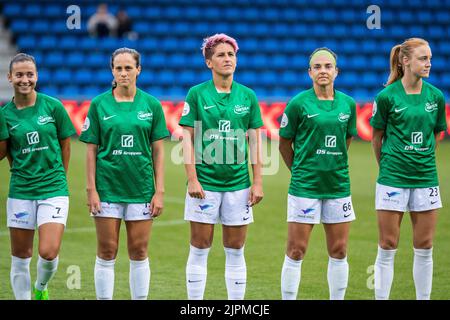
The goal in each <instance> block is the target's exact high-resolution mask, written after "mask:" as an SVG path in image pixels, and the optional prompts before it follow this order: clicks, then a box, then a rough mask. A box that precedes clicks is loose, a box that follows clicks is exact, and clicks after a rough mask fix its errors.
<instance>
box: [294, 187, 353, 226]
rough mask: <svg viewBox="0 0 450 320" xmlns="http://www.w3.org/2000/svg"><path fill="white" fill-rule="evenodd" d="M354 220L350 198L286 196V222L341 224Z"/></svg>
mask: <svg viewBox="0 0 450 320" xmlns="http://www.w3.org/2000/svg"><path fill="white" fill-rule="evenodd" d="M355 218H356V217H355V212H354V211H353V204H352V197H351V196H349V197H345V198H339V199H310V198H301V197H296V196H293V195H291V194H288V212H287V221H288V222H297V223H307V224H319V223H321V222H322V223H342V222H350V221H353V220H355Z"/></svg>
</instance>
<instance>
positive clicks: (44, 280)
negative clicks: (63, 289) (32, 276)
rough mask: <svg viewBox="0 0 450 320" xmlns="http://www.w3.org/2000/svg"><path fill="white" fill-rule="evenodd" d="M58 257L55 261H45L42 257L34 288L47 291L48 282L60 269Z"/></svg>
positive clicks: (39, 261)
mask: <svg viewBox="0 0 450 320" xmlns="http://www.w3.org/2000/svg"><path fill="white" fill-rule="evenodd" d="M58 261H59V259H58V257H56V258H55V259H53V260H45V259H43V258H42V257H41V256H39V257H38V262H37V278H36V282H35V284H34V287H35V288H36V289H37V290H39V291H44V290H46V289H47V285H48V282H49V281H50V280H51V279H52V278H53V276H54V275H55V273H56V270H57V269H58Z"/></svg>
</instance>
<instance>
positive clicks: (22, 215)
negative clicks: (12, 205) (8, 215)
mask: <svg viewBox="0 0 450 320" xmlns="http://www.w3.org/2000/svg"><path fill="white" fill-rule="evenodd" d="M28 215H29V213H28V212H19V213H14V217H16V218H17V219H20V218H23V217H26V216H28Z"/></svg>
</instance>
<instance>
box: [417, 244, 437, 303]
mask: <svg viewBox="0 0 450 320" xmlns="http://www.w3.org/2000/svg"><path fill="white" fill-rule="evenodd" d="M413 277H414V284H415V286H416V298H417V300H430V295H431V285H432V282H433V248H431V249H416V248H414V264H413Z"/></svg>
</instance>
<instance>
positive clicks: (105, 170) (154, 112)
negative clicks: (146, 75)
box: [80, 89, 169, 203]
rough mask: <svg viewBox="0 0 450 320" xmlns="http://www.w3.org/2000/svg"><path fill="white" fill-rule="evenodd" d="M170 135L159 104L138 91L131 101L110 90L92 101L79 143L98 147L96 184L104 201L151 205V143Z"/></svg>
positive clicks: (152, 184)
mask: <svg viewBox="0 0 450 320" xmlns="http://www.w3.org/2000/svg"><path fill="white" fill-rule="evenodd" d="M168 135H169V131H168V130H167V127H166V121H165V119H164V113H163V110H162V106H161V103H160V102H159V101H158V100H157V99H156V98H155V97H153V96H151V95H149V94H147V93H145V92H144V91H142V90H140V89H137V91H136V95H135V97H134V101H133V102H117V101H116V99H115V98H114V95H113V93H112V90H109V91H107V92H105V93H103V94H101V95H99V96H97V97H95V98H94V99H93V100H92V101H91V106H90V108H89V112H88V115H87V117H86V120H85V123H84V125H83V129H82V133H81V136H80V140H81V141H83V142H86V143H92V144H96V145H98V151H97V163H96V171H95V184H96V188H97V191H98V194H99V196H100V200H101V201H103V202H113V203H120V202H124V203H144V202H150V201H151V198H152V197H153V194H154V193H155V186H154V181H153V180H154V178H153V161H152V148H151V147H152V142H154V141H156V140H160V139H163V138H165V137H167V136H168Z"/></svg>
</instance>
